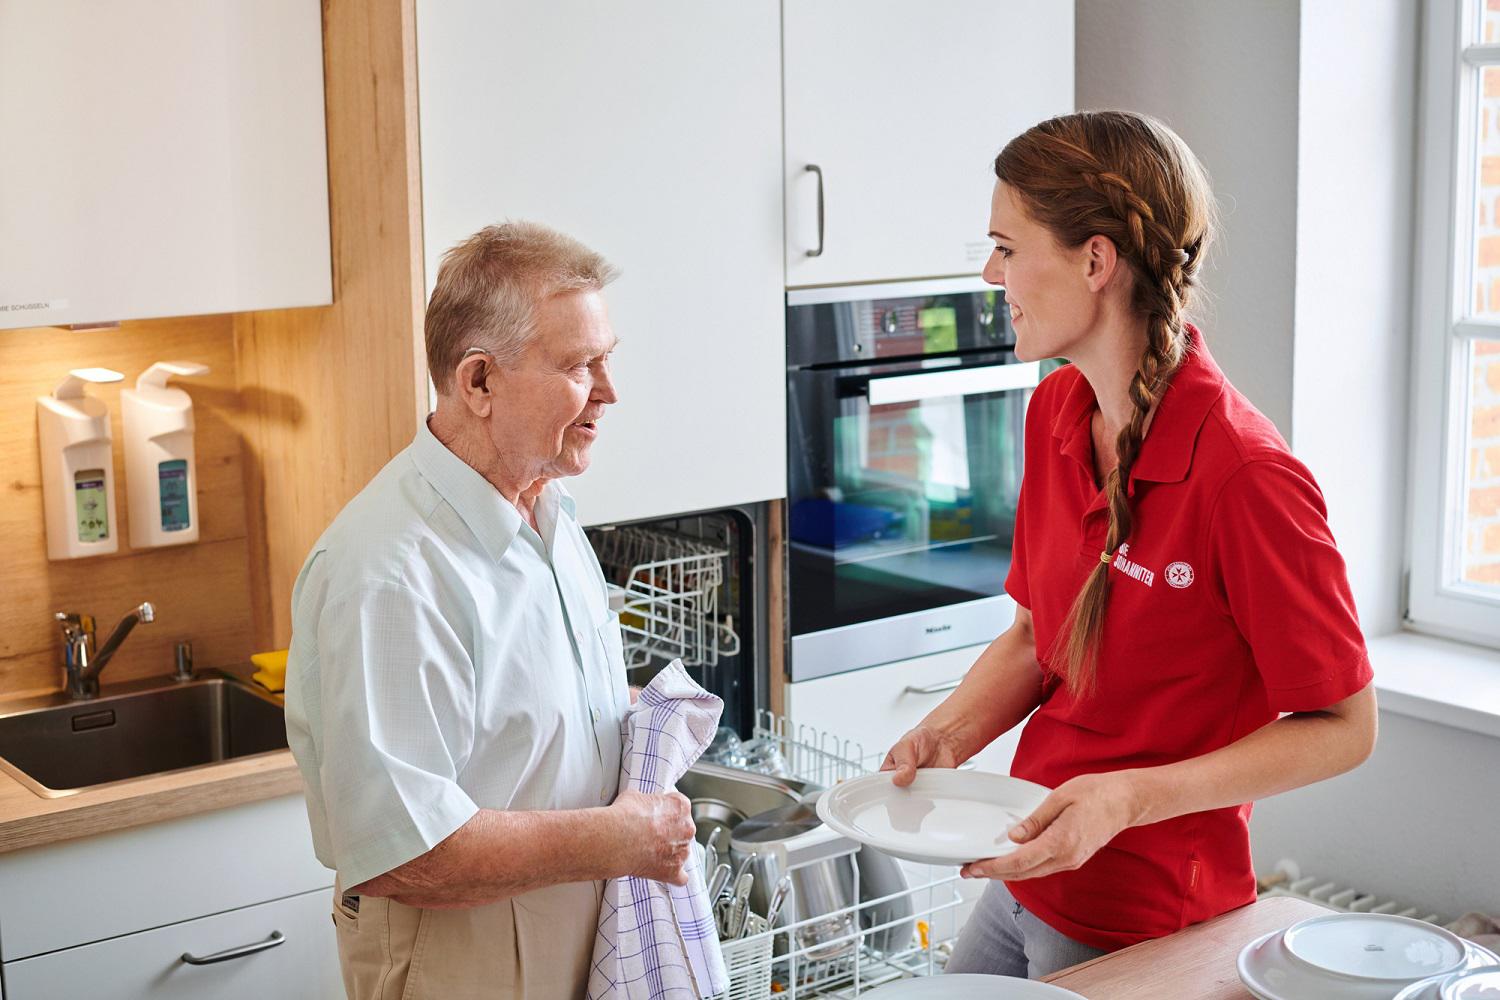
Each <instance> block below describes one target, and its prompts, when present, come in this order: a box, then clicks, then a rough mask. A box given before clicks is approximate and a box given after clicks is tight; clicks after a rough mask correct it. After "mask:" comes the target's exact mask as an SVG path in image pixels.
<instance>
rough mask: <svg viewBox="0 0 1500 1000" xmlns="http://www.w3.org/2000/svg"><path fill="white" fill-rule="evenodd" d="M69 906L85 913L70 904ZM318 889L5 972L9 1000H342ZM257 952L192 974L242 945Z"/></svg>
mask: <svg viewBox="0 0 1500 1000" xmlns="http://www.w3.org/2000/svg"><path fill="white" fill-rule="evenodd" d="M74 905H75V906H77V905H83V906H86V905H88V904H87V902H86V901H75V902H74ZM331 912H332V897H331V893H330V891H329V890H327V889H319V890H316V891H313V892H306V893H302V894H300V895H296V896H289V897H287V898H285V899H279V900H275V901H273V902H269V903H262V904H260V905H258V906H247V907H243V908H241V909H237V910H231V911H229V912H228V913H220V914H216V915H214V916H209V917H201V918H199V919H197V920H189V921H186V922H185V923H178V924H171V925H169V926H167V927H159V928H156V929H154V930H149V931H141V932H140V933H137V934H127V935H125V936H124V937H116V938H110V939H108V940H106V941H100V942H98V943H96V944H88V945H82V946H80V947H77V948H69V949H67V950H65V951H54V952H49V953H48V954H45V955H39V956H37V957H35V958H28V959H23V960H21V961H19V962H7V963H5V967H4V970H5V983H6V987H7V990H8V993H7V995H8V996H9V997H10V998H11V1000H56V998H57V997H98V998H106V997H108V998H119V1000H136V998H139V1000H146V998H148V997H149V998H151V1000H175V998H181V1000H199V998H202V997H214V998H215V1000H264V998H266V997H296V998H299V1000H301V998H306V1000H336V998H341V997H343V995H344V988H343V982H342V980H341V978H340V975H339V967H338V961H337V957H336V956H337V950H338V944H337V942H336V941H335V938H334V928H333V923H332V918H331V916H330V914H331ZM276 935H279V936H280V941H279V943H276V944H274V945H273V946H271V947H268V948H264V950H260V951H255V952H252V953H250V954H244V955H241V956H240V957H236V958H227V959H225V960H222V961H216V962H213V963H212V964H207V965H194V964H190V963H189V962H187V961H185V960H184V955H191V956H193V957H195V958H199V959H201V958H203V957H205V956H215V955H218V954H220V953H222V952H225V951H228V950H230V949H239V948H241V947H242V946H245V945H255V944H262V945H264V944H269V943H270V942H272V941H273V940H275V937H276Z"/></svg>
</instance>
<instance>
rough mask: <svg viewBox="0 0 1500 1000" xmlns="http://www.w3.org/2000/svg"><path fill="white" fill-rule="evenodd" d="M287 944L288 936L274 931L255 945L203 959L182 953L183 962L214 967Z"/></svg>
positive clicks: (240, 947) (231, 949)
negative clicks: (233, 959) (215, 964)
mask: <svg viewBox="0 0 1500 1000" xmlns="http://www.w3.org/2000/svg"><path fill="white" fill-rule="evenodd" d="M282 944H286V935H284V934H282V933H281V932H280V931H272V932H271V936H270V937H268V938H266V939H265V940H264V941H257V942H255V943H254V944H242V945H240V946H239V947H238V948H228V949H226V950H224V951H216V952H214V953H213V954H212V955H204V956H202V957H201V958H200V957H199V956H197V955H194V954H192V953H190V952H186V951H185V952H183V953H182V960H183V961H184V962H186V963H187V964H188V965H213V964H214V963H215V962H227V961H229V960H230V959H231V958H244V957H245V956H246V955H254V954H255V953H256V952H258V951H265V950H266V949H267V948H275V947H276V946H277V945H282Z"/></svg>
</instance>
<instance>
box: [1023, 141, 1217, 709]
mask: <svg viewBox="0 0 1500 1000" xmlns="http://www.w3.org/2000/svg"><path fill="white" fill-rule="evenodd" d="M995 174H996V176H997V177H998V178H999V179H1000V180H1001V181H1002V182H1003V183H1005V184H1007V185H1008V186H1010V187H1011V188H1012V189H1013V190H1014V191H1015V192H1016V193H1017V195H1019V196H1020V198H1021V201H1022V203H1023V204H1024V205H1025V206H1026V208H1027V211H1028V213H1029V214H1031V215H1032V217H1033V218H1035V219H1036V220H1037V221H1039V222H1040V223H1041V224H1042V225H1043V226H1045V227H1046V228H1047V229H1049V230H1050V231H1051V232H1052V234H1053V235H1054V236H1055V237H1056V238H1057V240H1058V241H1059V243H1060V244H1062V245H1063V246H1068V247H1074V246H1080V245H1082V244H1083V243H1084V242H1085V241H1087V240H1088V239H1089V238H1091V237H1093V236H1095V235H1102V236H1105V237H1107V238H1108V239H1110V240H1111V241H1113V242H1114V244H1115V247H1116V250H1117V252H1118V253H1119V255H1120V257H1121V259H1123V260H1124V261H1125V262H1126V263H1127V264H1128V265H1129V267H1130V269H1131V272H1132V274H1133V276H1134V278H1135V281H1134V287H1133V292H1132V305H1133V307H1134V308H1135V309H1136V310H1137V311H1138V312H1139V313H1141V314H1142V315H1144V316H1145V318H1146V350H1145V352H1144V353H1143V354H1142V356H1141V360H1140V363H1139V365H1138V367H1137V368H1136V371H1135V374H1134V376H1133V377H1132V378H1131V381H1130V387H1129V395H1130V402H1131V404H1132V406H1133V407H1134V411H1133V412H1132V414H1131V417H1130V421H1129V423H1127V424H1126V425H1125V428H1124V429H1123V430H1121V431H1120V434H1119V436H1118V437H1117V439H1116V441H1115V451H1116V453H1117V455H1118V458H1119V461H1118V464H1117V465H1116V466H1115V468H1113V469H1112V470H1110V472H1109V475H1108V476H1107V477H1105V482H1104V490H1105V494H1106V498H1107V500H1108V505H1109V529H1108V532H1107V534H1106V536H1105V552H1106V554H1107V555H1108V556H1110V557H1111V559H1112V558H1113V555H1114V553H1116V552H1117V551H1119V548H1120V546H1121V545H1122V544H1124V543H1125V542H1127V541H1128V540H1129V539H1130V534H1131V530H1132V528H1133V527H1134V519H1133V514H1132V511H1131V506H1130V496H1129V483H1130V471H1131V469H1132V468H1133V467H1134V465H1135V461H1136V458H1137V457H1138V456H1139V454H1140V449H1141V445H1142V443H1143V441H1144V440H1145V435H1146V421H1147V420H1148V419H1149V418H1150V416H1151V413H1152V411H1153V410H1154V409H1155V407H1156V405H1157V404H1158V403H1159V402H1160V401H1161V398H1162V396H1163V395H1164V394H1165V392H1166V390H1167V387H1168V386H1169V385H1170V384H1171V379H1172V376H1173V374H1174V373H1175V372H1176V371H1177V369H1178V367H1179V366H1180V365H1181V364H1182V359H1183V357H1184V355H1185V354H1186V352H1187V346H1188V338H1187V335H1186V332H1185V328H1184V322H1185V321H1184V319H1183V312H1184V310H1185V308H1186V306H1187V302H1188V298H1189V293H1190V291H1191V289H1192V288H1193V287H1195V286H1196V284H1197V281H1196V275H1197V271H1198V266H1199V263H1200V262H1201V260H1202V256H1203V254H1202V251H1203V250H1204V248H1206V247H1207V245H1208V244H1209V242H1210V239H1211V234H1212V229H1213V214H1214V209H1213V196H1212V194H1211V193H1210V191H1209V187H1208V181H1207V177H1206V176H1205V174H1204V172H1203V168H1202V166H1201V165H1200V164H1199V163H1198V161H1197V159H1196V158H1195V157H1194V156H1193V154H1192V152H1191V151H1190V150H1189V149H1188V148H1187V146H1186V144H1184V143H1183V142H1182V140H1181V139H1180V138H1178V137H1177V135H1176V134H1175V133H1173V132H1172V131H1171V130H1170V129H1168V128H1167V127H1166V126H1165V125H1163V124H1161V123H1160V122H1157V121H1155V120H1154V119H1151V118H1147V117H1145V116H1143V115H1135V114H1130V113H1127V112H1115V111H1104V112H1084V113H1080V114H1076V115H1065V116H1063V117H1060V118H1054V119H1051V120H1049V121H1045V122H1042V123H1041V124H1040V125H1037V126H1035V127H1033V128H1031V129H1030V130H1028V131H1027V132H1025V133H1023V134H1022V135H1020V136H1018V137H1016V138H1015V139H1013V140H1011V142H1010V143H1009V144H1007V145H1006V147H1005V149H1004V150H1003V151H1001V153H1000V155H999V156H998V157H996V159H995ZM1109 586H1110V573H1109V564H1108V563H1106V562H1104V561H1102V560H1101V561H1100V562H1097V563H1095V565H1094V567H1093V569H1092V570H1091V571H1090V572H1089V575H1088V578H1087V580H1086V581H1085V582H1084V585H1083V587H1082V588H1081V589H1080V590H1079V592H1078V595H1077V597H1075V598H1074V601H1073V605H1072V608H1071V609H1070V611H1069V613H1068V617H1067V619H1066V621H1065V622H1064V624H1063V627H1062V628H1061V629H1059V631H1058V634H1057V641H1056V642H1055V643H1054V644H1053V648H1052V650H1050V651H1049V654H1048V658H1049V659H1052V660H1057V661H1060V663H1059V665H1060V668H1061V669H1060V673H1061V674H1062V676H1063V678H1064V679H1065V681H1066V683H1067V685H1068V688H1069V690H1070V691H1072V692H1074V694H1075V695H1083V694H1088V693H1091V692H1093V691H1094V690H1095V688H1096V683H1097V675H1098V670H1097V665H1098V647H1099V640H1100V635H1101V633H1102V631H1103V627H1104V611H1105V606H1106V604H1107V598H1108V594H1109Z"/></svg>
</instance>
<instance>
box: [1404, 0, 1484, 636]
mask: <svg viewBox="0 0 1500 1000" xmlns="http://www.w3.org/2000/svg"><path fill="white" fill-rule="evenodd" d="M1425 17H1426V20H1427V23H1426V35H1425V42H1424V46H1425V48H1424V52H1423V71H1422V84H1423V92H1422V103H1421V110H1420V116H1421V142H1420V145H1419V149H1420V156H1421V160H1420V163H1419V167H1418V192H1417V196H1418V203H1417V229H1416V239H1415V241H1414V244H1413V246H1414V253H1415V257H1416V300H1415V306H1414V311H1413V323H1414V333H1413V336H1414V340H1413V344H1414V349H1413V352H1412V360H1413V371H1414V378H1415V383H1414V397H1413V398H1414V407H1413V411H1412V412H1413V424H1414V429H1413V437H1412V463H1411V464H1412V487H1411V496H1410V500H1411V515H1412V521H1411V525H1412V528H1411V544H1412V548H1411V553H1410V566H1411V577H1410V583H1409V590H1408V595H1407V596H1408V617H1409V619H1410V622H1411V624H1412V626H1413V627H1415V628H1417V629H1421V630H1424V631H1431V632H1435V633H1439V634H1446V635H1452V636H1454V637H1456V638H1462V639H1468V640H1471V641H1476V642H1483V643H1486V644H1489V645H1500V0H1432V2H1430V3H1428V4H1426V12H1425Z"/></svg>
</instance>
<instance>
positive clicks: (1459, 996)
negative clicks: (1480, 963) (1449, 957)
mask: <svg viewBox="0 0 1500 1000" xmlns="http://www.w3.org/2000/svg"><path fill="white" fill-rule="evenodd" d="M1439 995H1440V996H1441V997H1442V1000H1493V998H1494V997H1500V965H1491V966H1486V967H1485V968H1483V969H1470V970H1468V971H1467V972H1455V973H1454V974H1453V975H1451V976H1449V977H1448V978H1447V979H1445V980H1443V988H1442V990H1441V992H1440V993H1439Z"/></svg>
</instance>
